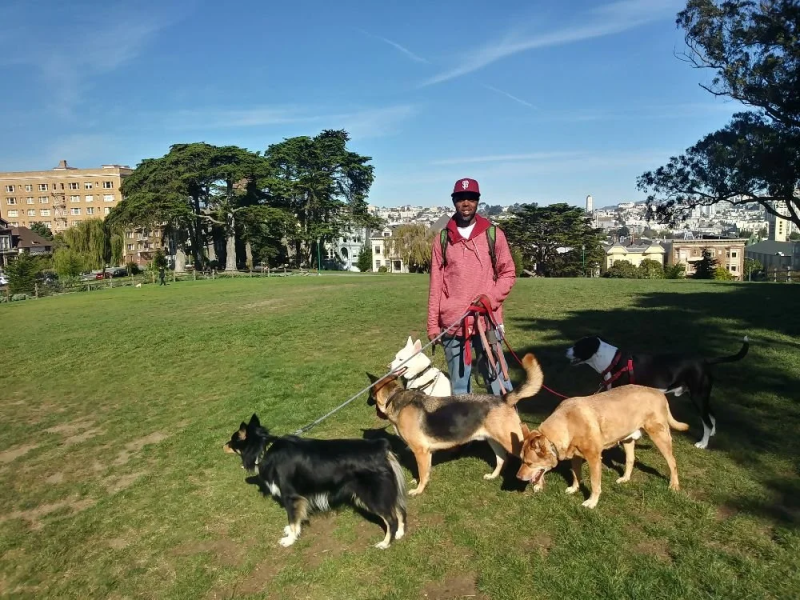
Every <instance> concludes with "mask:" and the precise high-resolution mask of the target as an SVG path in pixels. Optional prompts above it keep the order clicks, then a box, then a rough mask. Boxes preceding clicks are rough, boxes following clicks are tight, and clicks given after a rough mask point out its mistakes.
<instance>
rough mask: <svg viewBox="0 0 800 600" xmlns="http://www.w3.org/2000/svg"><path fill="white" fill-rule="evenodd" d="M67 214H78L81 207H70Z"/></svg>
mask: <svg viewBox="0 0 800 600" xmlns="http://www.w3.org/2000/svg"><path fill="white" fill-rule="evenodd" d="M69 214H71V215H79V214H81V209H80V208H70V209H69Z"/></svg>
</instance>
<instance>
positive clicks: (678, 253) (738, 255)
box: [665, 238, 747, 280]
mask: <svg viewBox="0 0 800 600" xmlns="http://www.w3.org/2000/svg"><path fill="white" fill-rule="evenodd" d="M746 243H747V240H746V239H744V238H737V239H702V240H668V241H666V242H665V245H666V247H667V252H666V257H667V262H666V264H667V265H675V264H678V263H683V264H684V265H685V266H686V276H687V277H689V276H691V275H693V274H694V272H695V270H696V264H697V263H698V262H700V261H701V260H702V258H703V248H708V249H709V251H710V252H711V256H712V258H715V259H716V260H717V261H718V263H719V266H721V267H724V268H726V269H727V270H728V272H729V273H730V274H731V275H733V276H734V277H735V278H736V279H738V280H741V279H742V275H743V273H744V247H745V244H746Z"/></svg>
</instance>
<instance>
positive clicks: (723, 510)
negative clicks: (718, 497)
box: [716, 504, 739, 521]
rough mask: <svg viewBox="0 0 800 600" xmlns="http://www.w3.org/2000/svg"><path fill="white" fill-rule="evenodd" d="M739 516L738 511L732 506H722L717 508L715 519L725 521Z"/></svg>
mask: <svg viewBox="0 0 800 600" xmlns="http://www.w3.org/2000/svg"><path fill="white" fill-rule="evenodd" d="M737 514H739V509H738V508H735V507H733V506H728V505H726V504H722V505H720V506H718V507H717V514H716V519H717V521H727V520H728V519H731V518H733V517H735V516H736V515H737Z"/></svg>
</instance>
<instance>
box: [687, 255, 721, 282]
mask: <svg viewBox="0 0 800 600" xmlns="http://www.w3.org/2000/svg"><path fill="white" fill-rule="evenodd" d="M718 265H719V261H717V259H716V258H714V257H713V256H712V255H711V250H709V249H708V248H703V258H701V259H700V260H699V261H697V266H696V268H695V271H694V275H692V277H694V278H695V279H714V271H715V270H716V268H717V266H718Z"/></svg>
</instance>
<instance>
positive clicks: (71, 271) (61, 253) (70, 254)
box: [53, 246, 86, 277]
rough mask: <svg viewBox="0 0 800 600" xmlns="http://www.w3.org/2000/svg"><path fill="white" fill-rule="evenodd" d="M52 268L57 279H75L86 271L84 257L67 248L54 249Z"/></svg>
mask: <svg viewBox="0 0 800 600" xmlns="http://www.w3.org/2000/svg"><path fill="white" fill-rule="evenodd" d="M53 268H54V269H55V271H56V273H58V275H59V277H77V276H78V275H80V274H81V273H82V272H83V271H84V270H86V267H85V266H84V257H83V256H82V255H81V254H80V253H79V252H77V251H76V250H73V249H72V248H70V247H69V246H63V247H61V248H56V250H55V252H53Z"/></svg>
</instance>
